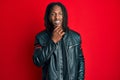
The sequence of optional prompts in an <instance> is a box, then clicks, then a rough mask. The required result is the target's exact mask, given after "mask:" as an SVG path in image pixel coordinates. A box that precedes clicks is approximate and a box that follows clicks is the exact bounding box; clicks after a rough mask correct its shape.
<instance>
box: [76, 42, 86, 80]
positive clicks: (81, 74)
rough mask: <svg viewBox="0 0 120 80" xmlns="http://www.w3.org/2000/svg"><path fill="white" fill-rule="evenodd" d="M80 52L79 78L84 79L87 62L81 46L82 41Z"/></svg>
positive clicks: (79, 79)
mask: <svg viewBox="0 0 120 80" xmlns="http://www.w3.org/2000/svg"><path fill="white" fill-rule="evenodd" d="M78 54H79V58H78V59H79V61H78V62H79V63H78V64H79V65H78V80H84V74H85V62H84V56H83V52H82V48H81V41H80V45H79V49H78Z"/></svg>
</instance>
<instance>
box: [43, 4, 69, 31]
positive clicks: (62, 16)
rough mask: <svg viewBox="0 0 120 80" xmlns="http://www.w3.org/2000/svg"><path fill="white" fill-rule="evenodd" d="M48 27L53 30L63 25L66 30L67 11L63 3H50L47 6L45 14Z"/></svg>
mask: <svg viewBox="0 0 120 80" xmlns="http://www.w3.org/2000/svg"><path fill="white" fill-rule="evenodd" d="M44 20H45V26H46V29H47V30H49V31H53V29H54V28H55V27H57V26H59V27H62V28H63V30H64V31H66V29H67V28H68V26H67V21H68V16H67V11H66V8H65V7H64V5H63V4H61V3H60V2H56V3H50V4H49V5H48V6H47V8H46V13H45V16H44Z"/></svg>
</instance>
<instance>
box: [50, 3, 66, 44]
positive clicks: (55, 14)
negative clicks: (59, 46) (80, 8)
mask: <svg viewBox="0 0 120 80" xmlns="http://www.w3.org/2000/svg"><path fill="white" fill-rule="evenodd" d="M49 19H50V21H51V22H52V24H53V25H54V30H53V32H52V37H51V38H52V40H53V42H54V43H57V42H59V41H60V40H61V39H62V37H63V35H64V34H65V32H63V29H62V21H63V14H62V9H61V7H59V6H57V5H56V6H54V7H53V9H52V12H51V14H50V18H49Z"/></svg>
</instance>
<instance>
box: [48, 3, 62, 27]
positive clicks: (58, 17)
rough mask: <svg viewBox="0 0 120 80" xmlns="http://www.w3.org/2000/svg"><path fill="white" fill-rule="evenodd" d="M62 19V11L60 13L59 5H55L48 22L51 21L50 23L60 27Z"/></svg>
mask: <svg viewBox="0 0 120 80" xmlns="http://www.w3.org/2000/svg"><path fill="white" fill-rule="evenodd" d="M62 21H63V13H62V9H61V7H60V6H58V5H55V6H54V7H53V9H52V11H51V13H50V22H52V24H53V25H54V28H55V27H58V26H59V27H62Z"/></svg>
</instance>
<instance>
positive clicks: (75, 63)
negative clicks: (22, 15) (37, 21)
mask: <svg viewBox="0 0 120 80" xmlns="http://www.w3.org/2000/svg"><path fill="white" fill-rule="evenodd" d="M62 40H63V41H62V43H61V44H62V46H64V49H63V50H64V51H63V52H65V53H66V66H67V70H65V71H67V78H65V79H63V75H62V74H60V71H62V72H64V71H63V69H61V68H60V66H61V65H63V64H62V63H60V60H61V59H60V57H62V55H58V54H57V53H56V51H58V52H61V49H62V48H58V47H59V46H60V45H59V42H58V43H56V44H55V43H54V42H53V41H52V40H51V33H50V32H48V31H47V30H44V31H42V32H40V33H38V34H37V35H36V38H35V44H34V45H35V50H34V55H33V61H34V64H36V65H37V66H39V67H40V66H41V67H42V80H84V74H85V61H84V56H83V52H82V48H81V37H80V35H79V34H78V33H77V32H75V31H73V30H70V29H69V30H68V31H66V33H65V35H64V37H63V38H62Z"/></svg>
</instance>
